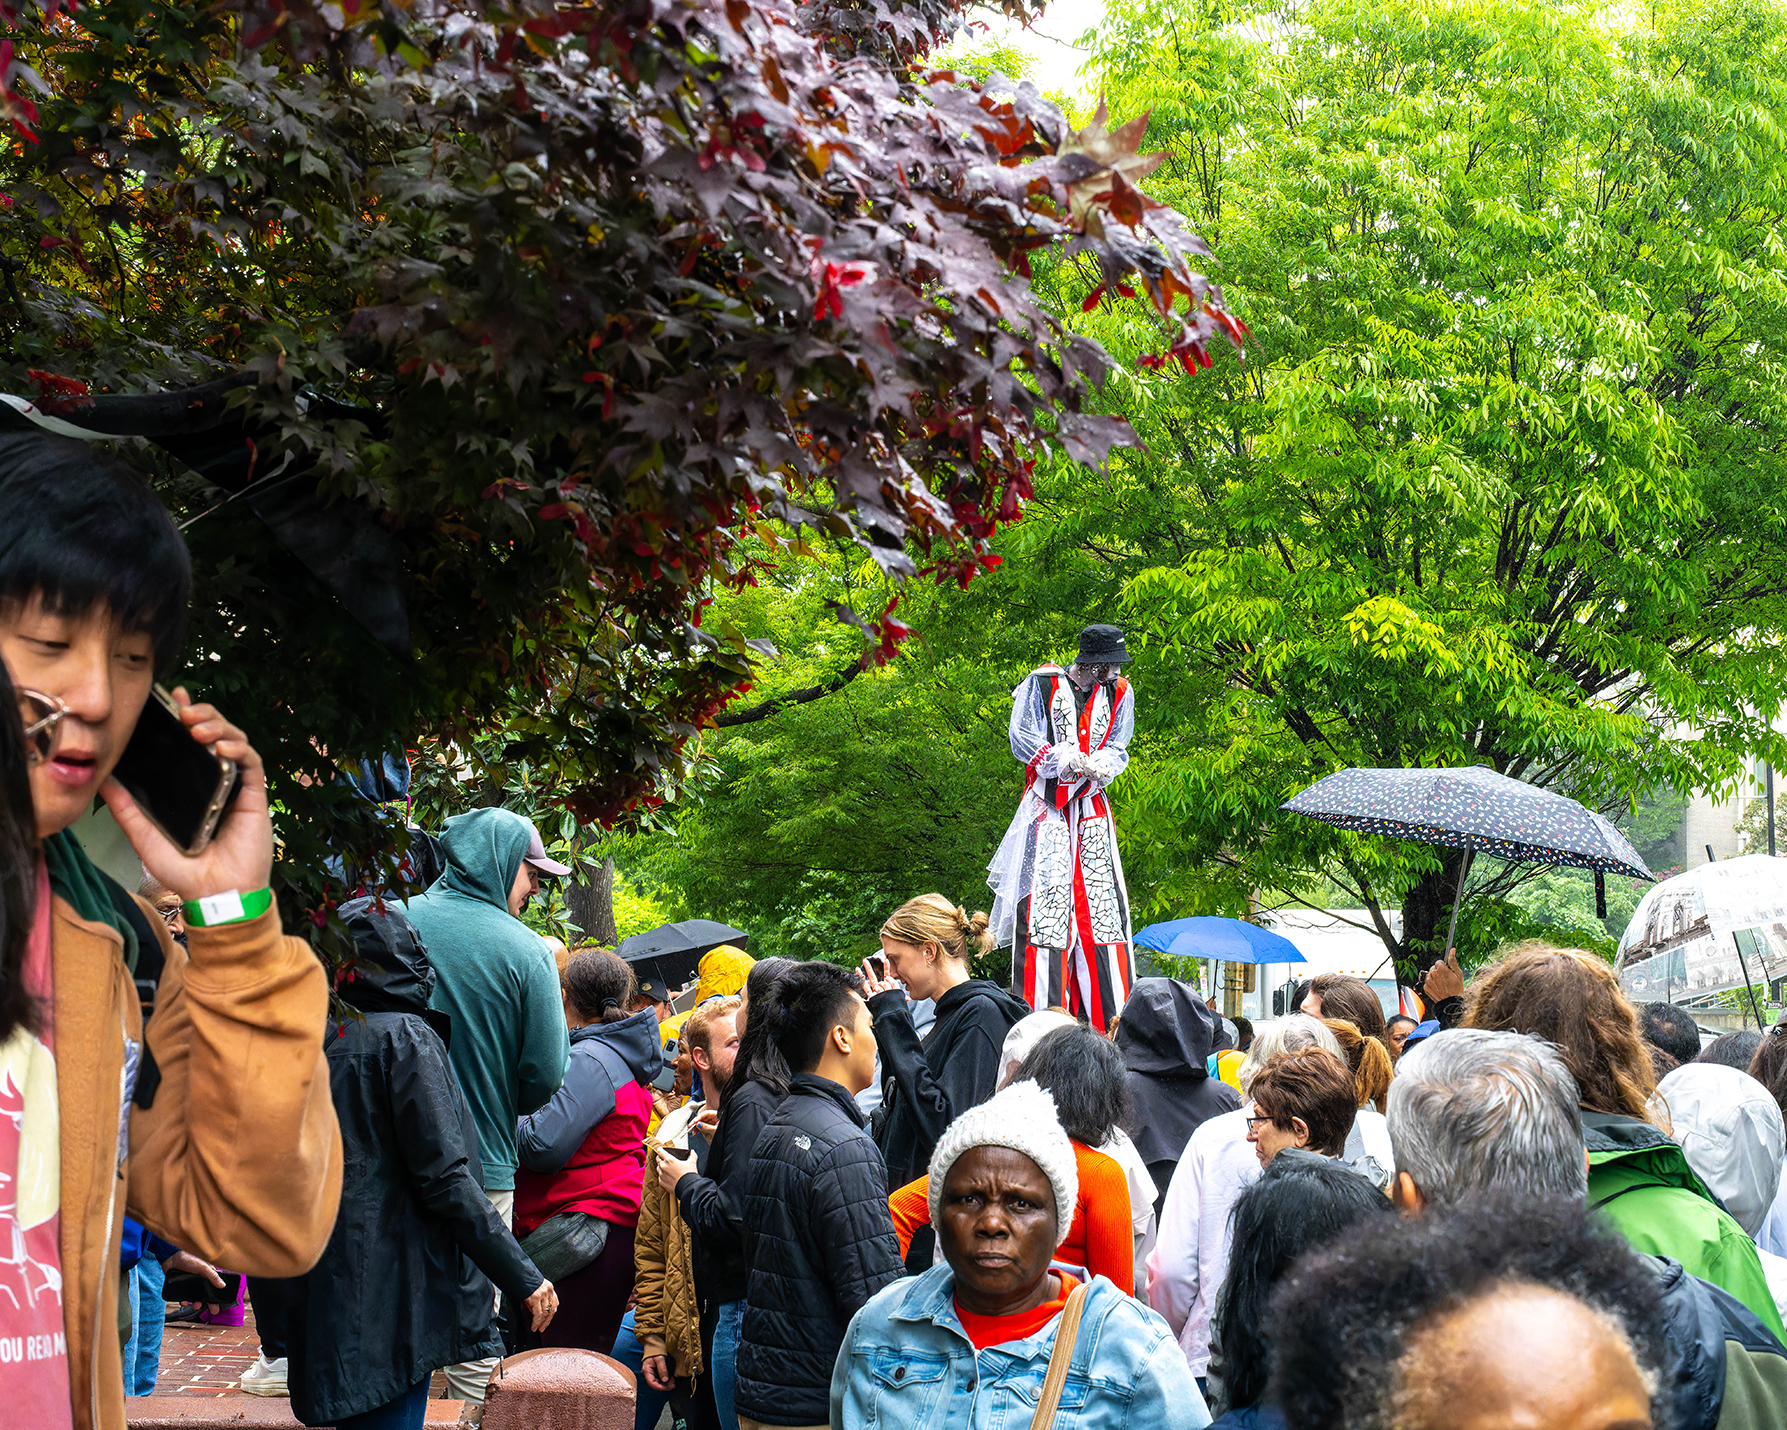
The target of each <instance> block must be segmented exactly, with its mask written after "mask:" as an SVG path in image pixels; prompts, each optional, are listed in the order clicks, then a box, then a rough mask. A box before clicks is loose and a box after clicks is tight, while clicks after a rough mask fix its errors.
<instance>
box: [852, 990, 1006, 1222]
mask: <svg viewBox="0 0 1787 1430" xmlns="http://www.w3.org/2000/svg"><path fill="white" fill-rule="evenodd" d="M869 1012H870V1013H871V1014H872V1015H873V1017H874V1019H875V1041H876V1042H877V1043H879V1044H880V1045H881V1093H882V1101H881V1107H880V1110H879V1111H877V1112H876V1114H875V1145H876V1146H877V1147H879V1148H880V1149H881V1155H882V1157H883V1158H885V1159H886V1161H887V1184H888V1186H889V1187H890V1188H899V1187H903V1186H905V1185H906V1184H907V1183H908V1182H912V1181H916V1180H917V1179H918V1178H920V1177H922V1176H924V1175H925V1173H926V1172H927V1171H929V1170H930V1166H931V1153H932V1152H933V1151H934V1150H935V1149H936V1146H937V1139H938V1138H939V1137H941V1136H942V1135H943V1129H944V1128H946V1127H948V1126H949V1124H950V1123H952V1122H954V1121H955V1120H956V1118H958V1117H960V1116H961V1115H962V1114H963V1113H964V1112H966V1111H967V1110H968V1109H969V1108H971V1107H977V1106H979V1105H980V1104H981V1103H983V1102H985V1101H986V1100H987V1099H988V1098H989V1097H991V1096H992V1095H993V1089H994V1087H995V1086H997V1084H998V1082H999V1054H1000V1051H1001V1049H1003V1048H1004V1046H1005V1035H1006V1034H1007V1033H1009V1032H1010V1031H1011V1026H1012V1024H1013V1023H1015V1022H1017V1021H1018V1019H1020V1018H1022V1017H1024V1016H1025V1015H1026V1014H1028V1013H1029V1012H1030V1007H1029V1005H1028V1004H1027V1003H1025V1002H1024V1000H1023V999H1021V998H1018V997H1015V996H1014V995H1012V994H1010V993H1007V992H1006V991H1005V990H1004V989H1003V988H1001V987H999V985H998V984H996V983H990V982H988V981H987V980H986V979H984V978H970V979H969V980H968V981H967V982H966V983H958V984H957V985H956V986H955V987H954V988H952V989H950V990H949V992H947V993H945V994H944V995H943V996H942V997H941V998H939V999H938V1000H937V1021H936V1022H935V1023H933V1024H932V1025H931V1031H930V1034H929V1036H928V1037H926V1038H925V1039H924V1040H923V1041H922V1042H921V1041H920V1040H919V1036H918V1030H917V1029H916V1028H914V1027H913V1026H912V1014H911V1012H910V1011H909V1010H908V1008H907V1006H906V995H905V993H904V992H903V991H902V990H900V989H898V988H895V989H891V990H889V991H888V992H886V993H877V994H876V995H875V996H874V997H873V998H871V999H869Z"/></svg>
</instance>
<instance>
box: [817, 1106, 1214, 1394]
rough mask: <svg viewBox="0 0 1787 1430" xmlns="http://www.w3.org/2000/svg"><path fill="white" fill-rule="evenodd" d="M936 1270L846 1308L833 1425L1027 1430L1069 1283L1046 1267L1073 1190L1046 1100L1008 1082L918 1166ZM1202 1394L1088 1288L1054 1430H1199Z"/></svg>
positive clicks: (1146, 1320)
mask: <svg viewBox="0 0 1787 1430" xmlns="http://www.w3.org/2000/svg"><path fill="white" fill-rule="evenodd" d="M930 1176H931V1181H930V1186H931V1190H930V1197H931V1224H932V1225H933V1226H934V1227H936V1229H937V1236H938V1239H939V1241H940V1242H941V1244H942V1247H943V1255H944V1263H945V1264H943V1265H941V1266H934V1267H932V1268H931V1269H930V1270H929V1271H927V1272H925V1273H924V1275H922V1276H918V1277H911V1278H906V1279H903V1280H900V1281H896V1282H894V1283H893V1284H892V1285H891V1286H889V1287H887V1288H886V1289H885V1290H883V1291H881V1292H880V1293H879V1294H878V1295H876V1296H875V1297H874V1298H873V1299H872V1300H871V1301H870V1302H869V1303H868V1304H867V1305H866V1306H864V1307H863V1308H862V1310H861V1311H859V1312H858V1313H857V1314H856V1317H855V1319H854V1320H852V1321H851V1323H850V1329H849V1331H848V1332H847V1333H846V1335H845V1337H844V1344H843V1348H842V1349H841V1350H840V1351H839V1352H838V1360H837V1365H836V1366H835V1367H834V1369H833V1371H832V1381H831V1423H832V1427H833V1430H862V1428H863V1427H869V1426H873V1427H875V1430H945V1427H947V1430H1028V1427H1029V1426H1030V1423H1031V1420H1032V1418H1033V1417H1034V1415H1035V1414H1036V1404H1037V1400H1038V1398H1039V1397H1040V1395H1041V1392H1042V1383H1043V1380H1044V1378H1045V1377H1046V1376H1047V1374H1048V1368H1049V1356H1050V1353H1051V1352H1052V1351H1053V1350H1054V1348H1055V1331H1056V1328H1057V1327H1058V1325H1059V1324H1060V1318H1061V1312H1062V1311H1063V1309H1064V1308H1065V1306H1066V1302H1067V1298H1068V1296H1069V1294H1070V1293H1071V1292H1072V1291H1073V1290H1074V1288H1075V1287H1076V1286H1078V1285H1079V1284H1080V1278H1079V1277H1076V1276H1075V1275H1074V1274H1073V1272H1072V1271H1070V1270H1067V1269H1051V1265H1050V1263H1051V1261H1052V1259H1053V1256H1054V1253H1055V1251H1056V1249H1057V1248H1058V1247H1059V1246H1060V1244H1061V1241H1062V1239H1063V1238H1064V1237H1065V1236H1066V1234H1067V1228H1068V1226H1069V1225H1070V1223H1071V1222H1072V1219H1073V1208H1074V1203H1075V1202H1076V1200H1077V1199H1078V1196H1079V1188H1078V1182H1077V1175H1076V1173H1075V1169H1074V1155H1073V1145H1072V1144H1071V1143H1070V1142H1069V1141H1068V1138H1067V1134H1066V1133H1065V1132H1063V1131H1062V1130H1061V1125H1060V1123H1059V1122H1058V1121H1057V1120H1056V1116H1055V1104H1054V1100H1053V1099H1052V1098H1051V1097H1050V1096H1049V1094H1048V1093H1047V1092H1045V1091H1043V1090H1042V1089H1041V1088H1039V1087H1038V1086H1037V1085H1036V1084H1035V1083H1033V1082H1020V1083H1014V1084H1013V1085H1012V1086H1010V1087H1008V1088H1006V1089H1005V1090H1004V1091H1003V1092H1001V1093H999V1094H998V1095H997V1096H996V1097H994V1098H993V1099H992V1100H991V1101H990V1102H986V1103H983V1104H981V1106H979V1107H976V1108H973V1109H971V1110H969V1111H968V1112H966V1113H964V1114H963V1115H962V1116H960V1117H958V1118H957V1119H956V1120H955V1121H954V1122H953V1123H951V1124H950V1126H949V1128H948V1130H947V1131H945V1132H944V1134H943V1137H942V1140H941V1141H939V1142H938V1144H937V1150H936V1152H935V1154H934V1155H933V1156H932V1158H931V1173H930ZM1209 1423H1210V1413H1209V1411H1208V1410H1207V1409H1206V1408H1205V1405H1204V1398H1203V1396H1202V1395H1200V1394H1199V1393H1198V1388H1197V1382H1196V1381H1194V1380H1193V1379H1192V1378H1191V1372H1190V1370H1189V1369H1188V1368H1187V1366H1186V1364H1185V1356H1184V1354H1183V1352H1181V1351H1180V1349H1179V1346H1178V1343H1177V1342H1176V1341H1175V1340H1174V1339H1173V1335H1172V1332H1171V1331H1170V1330H1169V1329H1168V1328H1167V1324H1166V1322H1165V1321H1163V1320H1161V1318H1160V1317H1159V1316H1157V1315H1155V1313H1154V1312H1152V1311H1150V1310H1149V1309H1148V1308H1147V1307H1146V1306H1144V1305H1143V1304H1142V1303H1141V1302H1139V1301H1137V1300H1134V1299H1133V1298H1132V1297H1129V1296H1126V1295H1124V1294H1123V1293H1122V1292H1121V1291H1119V1290H1118V1289H1117V1288H1116V1287H1115V1286H1113V1285H1112V1284H1111V1283H1110V1282H1109V1281H1108V1280H1106V1279H1105V1278H1104V1277H1102V1276H1099V1277H1094V1278H1092V1280H1091V1283H1090V1285H1089V1286H1088V1288H1087V1294H1086V1297H1085V1305H1084V1309H1083V1311H1082V1315H1081V1321H1080V1327H1079V1334H1078V1336H1077V1337H1076V1339H1075V1341H1074V1346H1073V1354H1072V1359H1071V1360H1070V1361H1069V1363H1068V1372H1067V1380H1066V1385H1065V1387H1064V1389H1063V1390H1062V1393H1061V1401H1060V1407H1059V1410H1058V1412H1057V1415H1056V1418H1055V1426H1056V1427H1059V1430H1067V1427H1070V1426H1071V1427H1073V1430H1122V1427H1130V1426H1147V1427H1150V1430H1153V1427H1159V1430H1198V1427H1201V1426H1205V1425H1208V1424H1209Z"/></svg>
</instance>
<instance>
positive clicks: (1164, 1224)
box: [1148, 1013, 1395, 1379]
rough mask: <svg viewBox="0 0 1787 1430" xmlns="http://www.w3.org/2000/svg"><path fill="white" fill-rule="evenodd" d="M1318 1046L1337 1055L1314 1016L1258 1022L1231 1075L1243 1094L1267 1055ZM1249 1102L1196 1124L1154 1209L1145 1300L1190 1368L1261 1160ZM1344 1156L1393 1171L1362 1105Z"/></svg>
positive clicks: (1202, 1351) (1201, 1351)
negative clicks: (1238, 1211)
mask: <svg viewBox="0 0 1787 1430" xmlns="http://www.w3.org/2000/svg"><path fill="white" fill-rule="evenodd" d="M1304 1048H1321V1049H1322V1050H1324V1051H1325V1052H1330V1053H1333V1054H1334V1055H1335V1056H1336V1057H1338V1058H1342V1059H1344V1057H1345V1054H1344V1053H1342V1052H1341V1048H1340V1043H1339V1042H1338V1040H1336V1038H1335V1036H1334V1034H1333V1033H1332V1032H1330V1031H1329V1029H1328V1028H1327V1027H1326V1026H1325V1025H1324V1024H1323V1023H1322V1022H1321V1020H1320V1019H1319V1018H1312V1017H1310V1016H1309V1015H1308V1014H1307V1013H1293V1014H1291V1015H1290V1016H1289V1017H1288V1018H1278V1019H1274V1020H1273V1021H1272V1022H1270V1023H1261V1024H1259V1025H1258V1027H1256V1028H1255V1029H1254V1037H1253V1046H1252V1047H1250V1048H1249V1049H1248V1051H1247V1061H1246V1062H1244V1063H1242V1064H1241V1071H1240V1073H1239V1074H1238V1077H1237V1080H1238V1081H1239V1082H1240V1084H1241V1095H1242V1097H1243V1098H1245V1097H1246V1096H1247V1095H1248V1093H1249V1091H1250V1090H1251V1089H1252V1087H1253V1080H1254V1079H1255V1078H1256V1077H1257V1076H1259V1074H1260V1071H1261V1069H1263V1068H1264V1067H1265V1066H1266V1064H1268V1063H1269V1062H1271V1061H1272V1060H1273V1059H1275V1058H1278V1057H1282V1056H1283V1055H1284V1054H1286V1053H1295V1052H1299V1051H1301V1050H1302V1049H1304ZM1249 1110H1250V1109H1249V1107H1248V1106H1243V1107H1242V1108H1241V1109H1240V1110H1239V1111H1236V1112H1225V1113H1223V1114H1222V1115H1221V1116H1219V1117H1212V1118H1210V1119H1209V1120H1208V1121H1207V1122H1204V1123H1201V1124H1200V1125H1199V1126H1198V1128H1197V1130H1196V1131H1194V1132H1193V1133H1192V1134H1191V1140H1190V1141H1189V1142H1187V1143H1186V1144H1185V1152H1184V1155H1183V1156H1181V1157H1180V1158H1179V1166H1178V1170H1176V1171H1175V1172H1174V1173H1173V1180H1172V1182H1171V1184H1170V1185H1169V1186H1168V1188H1167V1195H1166V1202H1165V1204H1164V1205H1163V1206H1162V1207H1161V1212H1160V1229H1159V1232H1158V1233H1157V1237H1158V1239H1157V1241H1156V1244H1155V1248H1154V1253H1153V1254H1152V1255H1151V1256H1150V1257H1149V1258H1148V1302H1149V1304H1150V1305H1152V1306H1153V1307H1154V1309H1155V1310H1156V1311H1158V1312H1160V1314H1161V1315H1162V1316H1164V1317H1166V1321H1167V1324H1168V1325H1169V1326H1171V1327H1172V1328H1173V1333H1174V1334H1175V1335H1177V1336H1178V1337H1179V1345H1180V1348H1181V1349H1182V1350H1184V1352H1185V1359H1186V1361H1187V1362H1188V1363H1189V1364H1190V1366H1191V1373H1192V1374H1193V1375H1195V1376H1198V1377H1199V1378H1200V1379H1201V1378H1202V1377H1203V1375H1204V1372H1205V1370H1206V1369H1207V1368H1208V1366H1209V1363H1210V1315H1211V1311H1212V1310H1213V1308H1214V1305H1215V1301H1216V1292H1217V1290H1218V1289H1219V1288H1220V1287H1221V1285H1222V1279H1223V1277H1224V1276H1225V1275H1226V1274H1227V1273H1228V1265H1229V1210H1230V1208H1231V1207H1233V1206H1234V1204H1235V1201H1236V1199H1237V1198H1238V1197H1240V1195H1241V1193H1242V1192H1244V1191H1246V1190H1247V1188H1248V1187H1250V1186H1252V1185H1253V1184H1254V1183H1255V1182H1257V1181H1258V1180H1259V1177H1260V1161H1259V1157H1258V1156H1257V1155H1256V1154H1255V1152H1254V1149H1253V1146H1252V1144H1250V1143H1249V1142H1248V1140H1247V1117H1248V1112H1249ZM1345 1155H1346V1157H1347V1158H1348V1159H1352V1158H1356V1157H1361V1156H1370V1157H1372V1158H1375V1159H1376V1161H1377V1162H1378V1163H1379V1164H1380V1165H1381V1166H1382V1167H1383V1168H1384V1169H1386V1170H1388V1171H1394V1169H1395V1159H1394V1158H1393V1157H1392V1155H1391V1152H1390V1132H1389V1128H1388V1126H1387V1125H1386V1124H1385V1122H1384V1119H1383V1116H1382V1114H1381V1113H1378V1112H1376V1111H1373V1110H1372V1109H1371V1108H1361V1109H1360V1110H1359V1111H1358V1113H1357V1114H1356V1115H1355V1120H1354V1122H1353V1131H1352V1134H1351V1135H1350V1136H1349V1137H1348V1139H1347V1146H1346V1154H1345Z"/></svg>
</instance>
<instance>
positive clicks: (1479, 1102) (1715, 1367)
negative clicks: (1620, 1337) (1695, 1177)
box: [1388, 1028, 1787, 1430]
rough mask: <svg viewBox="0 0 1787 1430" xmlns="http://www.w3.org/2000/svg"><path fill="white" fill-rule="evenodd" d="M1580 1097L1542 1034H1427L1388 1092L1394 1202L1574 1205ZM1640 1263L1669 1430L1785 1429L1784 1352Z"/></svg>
mask: <svg viewBox="0 0 1787 1430" xmlns="http://www.w3.org/2000/svg"><path fill="white" fill-rule="evenodd" d="M1576 1098H1577V1090H1576V1080H1575V1079H1574V1078H1573V1077H1572V1076H1571V1075H1570V1070H1569V1069H1568V1068H1567V1067H1566V1066H1565V1065H1564V1060H1563V1058H1562V1057H1561V1056H1560V1055H1559V1053H1558V1051H1557V1049H1556V1048H1555V1047H1553V1046H1552V1045H1551V1044H1550V1043H1547V1042H1545V1041H1543V1040H1542V1039H1539V1038H1535V1037H1528V1036H1526V1035H1525V1034H1521V1033H1507V1032H1489V1031H1485V1030H1481V1029H1475V1028H1454V1029H1451V1030H1448V1031H1444V1032H1439V1033H1435V1034H1434V1035H1433V1036H1432V1037H1431V1038H1428V1039H1427V1040H1426V1041H1425V1042H1423V1043H1421V1044H1419V1045H1417V1046H1416V1047H1413V1048H1411V1049H1409V1051H1408V1052H1407V1053H1405V1054H1404V1055H1403V1058H1402V1061H1401V1063H1400V1064H1398V1066H1397V1071H1396V1081H1395V1082H1394V1083H1393V1084H1391V1087H1390V1102H1389V1113H1388V1117H1389V1123H1390V1143H1391V1146H1392V1147H1393V1148H1394V1149H1395V1154H1396V1175H1395V1178H1394V1180H1393V1182H1392V1184H1391V1195H1392V1198H1393V1200H1394V1201H1395V1202H1396V1204H1397V1205H1398V1206H1399V1207H1401V1208H1402V1209H1403V1210H1404V1211H1405V1212H1408V1213H1409V1214H1410V1215H1420V1214H1421V1213H1423V1212H1425V1211H1426V1210H1427V1209H1428V1208H1430V1207H1431V1208H1433V1209H1434V1210H1436V1211H1439V1210H1446V1211H1451V1210H1454V1209H1456V1208H1459V1207H1461V1206H1466V1207H1468V1206H1469V1205H1470V1204H1471V1203H1472V1202H1474V1201H1477V1200H1480V1199H1483V1198H1485V1197H1486V1196H1488V1195H1490V1194H1491V1193H1493V1192H1496V1191H1517V1192H1523V1193H1526V1194H1528V1195H1533V1196H1542V1197H1552V1198H1556V1199H1558V1200H1560V1201H1581V1200H1582V1199H1583V1198H1584V1197H1585V1196H1587V1194H1588V1150H1587V1148H1586V1147H1585V1146H1584V1145H1583V1140H1582V1117H1581V1112H1580V1110H1579V1108H1578V1105H1577V1101H1576ZM1590 1210H1591V1211H1592V1210H1593V1208H1592V1207H1591V1208H1590ZM1643 1259H1644V1261H1645V1262H1647V1263H1648V1264H1649V1265H1650V1266H1651V1268H1652V1269H1653V1270H1654V1271H1655V1273H1656V1276H1657V1295H1658V1301H1659V1303H1660V1304H1661V1306H1662V1309H1663V1316H1664V1322H1665V1330H1666V1335H1667V1338H1668V1341H1669V1346H1670V1351H1671V1364H1670V1366H1669V1369H1668V1376H1669V1381H1670V1386H1671V1400H1672V1406H1673V1410H1674V1417H1673V1421H1672V1423H1673V1424H1674V1425H1675V1426H1676V1430H1715V1428H1716V1430H1779V1427H1781V1426H1784V1425H1787V1347H1784V1346H1783V1345H1782V1344H1781V1342H1780V1341H1778V1340H1777V1339H1776V1338H1775V1335H1774V1333H1773V1332H1772V1331H1770V1330H1769V1329H1768V1328H1767V1327H1766V1326H1764V1325H1763V1324H1762V1322H1761V1321H1759V1320H1758V1319H1757V1318H1756V1316H1755V1314H1754V1313H1753V1312H1752V1311H1750V1309H1749V1308H1748V1307H1746V1306H1745V1305H1744V1304H1743V1303H1742V1302H1741V1301H1739V1300H1737V1298H1736V1297H1734V1296H1732V1295H1730V1294H1729V1293H1728V1292H1726V1291H1723V1290H1721V1289H1720V1288H1719V1287H1717V1286H1714V1285H1713V1284H1712V1283H1711V1282H1708V1281H1703V1280H1701V1279H1700V1278H1699V1277H1697V1276H1691V1275H1689V1274H1688V1273H1687V1272H1686V1271H1684V1270H1683V1269H1682V1267H1681V1265H1680V1264H1679V1263H1677V1262H1674V1261H1671V1260H1670V1259H1669V1258H1668V1257H1663V1256H1646V1257H1644V1258H1643Z"/></svg>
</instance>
